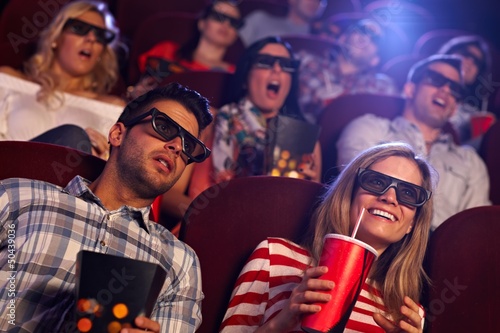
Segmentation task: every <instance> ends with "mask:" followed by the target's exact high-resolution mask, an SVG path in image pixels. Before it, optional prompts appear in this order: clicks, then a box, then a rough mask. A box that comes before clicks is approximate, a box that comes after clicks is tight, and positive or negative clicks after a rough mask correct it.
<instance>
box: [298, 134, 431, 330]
mask: <svg viewBox="0 0 500 333" xmlns="http://www.w3.org/2000/svg"><path fill="white" fill-rule="evenodd" d="M391 156H400V157H404V158H407V159H408V160H411V161H413V162H414V163H415V164H416V165H417V166H418V168H419V170H420V173H421V176H422V187H424V188H425V189H427V190H430V191H431V190H432V189H433V188H434V187H435V182H436V172H435V171H434V169H432V167H431V166H430V165H429V164H428V163H427V162H426V161H424V160H423V159H421V158H419V157H417V156H416V154H415V152H414V151H413V149H412V148H411V147H410V146H409V145H407V144H403V143H390V144H383V145H378V146H375V147H372V148H370V149H368V150H365V151H364V152H362V153H361V154H359V155H358V156H357V157H356V158H355V159H354V160H353V161H351V162H350V163H349V164H348V165H347V166H346V167H345V169H344V170H343V171H342V172H341V173H340V175H339V176H338V177H337V179H336V180H335V181H334V182H333V184H331V186H330V187H329V188H328V190H327V192H326V193H325V195H324V197H323V200H322V202H321V204H320V206H319V207H318V209H317V210H316V215H315V223H314V224H313V225H311V230H310V232H309V237H308V238H307V239H306V242H305V244H304V246H305V247H306V248H308V249H309V251H310V253H311V254H312V257H313V259H314V260H315V262H318V261H319V258H320V255H321V248H322V246H323V236H324V235H326V234H328V233H337V234H342V235H350V234H351V230H350V223H349V222H350V221H349V218H348V217H349V216H350V210H351V203H352V200H353V198H354V195H355V193H356V191H357V189H358V185H357V172H358V169H359V168H369V167H370V166H371V165H372V164H374V163H376V162H378V161H381V160H384V159H386V158H388V157H391ZM432 209H433V201H432V196H431V199H430V200H429V201H428V202H426V203H425V204H424V205H423V206H421V207H419V208H417V212H416V214H415V219H414V223H413V228H412V230H411V231H410V232H409V233H408V234H407V235H405V236H404V237H403V238H402V239H401V240H400V241H399V242H397V243H393V244H391V245H390V246H389V247H388V248H387V249H386V250H385V251H384V253H383V254H382V255H380V257H379V258H378V259H377V260H376V261H375V263H374V266H373V268H372V270H371V271H370V276H369V278H370V279H372V281H374V282H375V284H376V285H377V286H378V287H379V288H381V290H382V295H383V298H384V304H385V306H386V307H387V309H388V312H389V314H390V315H391V316H392V318H393V319H395V320H400V319H402V317H403V316H402V315H401V313H400V307H401V305H402V304H403V298H404V296H409V297H411V298H412V299H413V300H415V301H418V300H419V298H420V293H421V291H422V287H423V283H424V281H425V280H427V279H428V278H427V276H426V274H425V272H424V270H423V268H422V262H423V260H424V255H425V251H426V247H427V240H428V237H429V230H430V224H431V216H432ZM396 322H397V321H396Z"/></svg>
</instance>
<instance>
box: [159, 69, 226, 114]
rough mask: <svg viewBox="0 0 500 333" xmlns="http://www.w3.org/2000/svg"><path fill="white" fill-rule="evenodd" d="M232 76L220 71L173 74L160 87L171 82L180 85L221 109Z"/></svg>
mask: <svg viewBox="0 0 500 333" xmlns="http://www.w3.org/2000/svg"><path fill="white" fill-rule="evenodd" d="M232 75H233V74H231V73H227V72H220V71H195V72H181V73H173V74H170V75H169V76H167V77H166V78H165V79H164V80H163V81H162V82H161V85H166V84H169V83H171V82H179V83H180V84H182V85H184V86H186V87H188V88H190V89H193V90H196V91H197V92H199V93H200V94H201V95H202V96H204V97H206V98H207V99H208V101H209V102H210V105H211V106H214V107H216V108H219V107H221V106H222V105H223V104H224V103H225V102H226V101H225V97H226V96H227V89H226V88H227V86H228V84H229V81H230V79H231V77H232Z"/></svg>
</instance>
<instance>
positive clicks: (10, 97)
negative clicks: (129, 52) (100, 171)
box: [0, 1, 125, 158]
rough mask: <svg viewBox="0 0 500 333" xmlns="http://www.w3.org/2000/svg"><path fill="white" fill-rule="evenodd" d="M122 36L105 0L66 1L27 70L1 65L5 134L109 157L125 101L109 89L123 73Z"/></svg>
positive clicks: (1, 132) (0, 115) (1, 133)
mask: <svg viewBox="0 0 500 333" xmlns="http://www.w3.org/2000/svg"><path fill="white" fill-rule="evenodd" d="M117 41H118V29H117V28H116V26H115V25H114V18H113V17H112V15H111V14H110V12H109V11H108V9H107V7H106V5H105V4H104V3H101V2H95V1H75V2H71V3H69V4H68V5H66V6H65V7H63V8H62V9H61V11H60V12H59V13H58V14H57V15H56V16H55V17H54V19H53V21H52V22H51V23H50V24H49V25H48V26H47V28H45V30H43V31H42V32H41V33H40V37H39V43H38V48H37V50H36V52H35V54H34V55H33V56H32V57H31V58H30V59H29V60H28V61H27V62H26V64H25V66H24V68H23V70H22V71H18V70H16V69H13V68H10V67H1V68H0V140H21V141H27V140H32V141H41V142H48V143H55V144H60V145H65V146H70V147H73V148H77V149H80V150H83V151H86V152H92V153H93V154H94V155H97V156H100V157H104V158H106V157H107V155H108V144H107V139H106V135H107V133H108V131H109V128H110V127H111V126H112V125H113V124H114V122H115V121H116V119H117V118H118V116H119V115H120V112H121V110H122V108H123V105H124V104H125V103H124V101H123V100H121V99H120V98H118V97H116V96H111V95H108V93H109V92H110V91H111V89H112V88H113V86H114V84H115V82H116V81H117V78H118V64H117V60H116V54H115V47H116V46H117Z"/></svg>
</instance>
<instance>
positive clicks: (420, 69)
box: [406, 54, 463, 84]
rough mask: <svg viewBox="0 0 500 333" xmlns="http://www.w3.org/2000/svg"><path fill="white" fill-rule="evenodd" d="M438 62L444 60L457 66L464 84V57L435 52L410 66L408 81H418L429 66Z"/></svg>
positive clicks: (461, 81) (454, 66)
mask: <svg viewBox="0 0 500 333" xmlns="http://www.w3.org/2000/svg"><path fill="white" fill-rule="evenodd" d="M436 62H444V63H445V64H448V65H450V66H452V67H453V68H455V69H456V70H457V71H458V74H459V76H460V83H462V84H463V77H462V58H460V57H459V56H455V55H446V54H435V55H432V56H430V57H427V58H425V59H423V60H420V61H419V62H417V63H416V64H415V65H413V66H412V67H411V68H410V71H409V72H408V77H407V79H406V81H407V82H414V83H417V82H418V81H419V80H420V79H421V78H422V76H423V74H424V72H425V71H426V70H427V69H428V68H429V66H430V65H431V64H433V63H436Z"/></svg>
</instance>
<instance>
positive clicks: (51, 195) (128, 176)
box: [0, 84, 212, 332]
mask: <svg viewBox="0 0 500 333" xmlns="http://www.w3.org/2000/svg"><path fill="white" fill-rule="evenodd" d="M211 121H212V115H211V114H210V112H209V110H208V101H207V100H206V99H205V98H204V97H202V96H200V95H199V94H198V93H197V92H195V91H193V90H189V89H187V88H185V87H183V86H180V85H179V84H170V85H168V86H165V87H160V88H156V89H154V90H151V91H150V92H148V93H146V94H145V95H142V96H140V97H138V98H137V99H135V100H133V101H131V102H130V103H129V104H128V105H127V106H126V107H125V109H124V111H123V113H122V114H121V116H120V117H119V119H118V121H117V122H116V123H115V124H114V125H113V126H112V127H111V129H110V130H109V135H108V140H109V144H110V146H111V152H110V157H109V159H108V161H107V163H106V166H105V168H104V170H103V171H102V173H101V175H100V176H99V177H98V178H97V179H96V180H95V181H93V182H89V181H88V180H86V179H83V178H82V177H80V176H77V177H75V178H74V179H72V180H71V181H70V182H69V184H68V185H67V186H66V188H64V189H63V188H60V187H57V186H55V185H52V184H49V183H46V182H41V181H36V180H28V179H18V178H11V179H6V180H3V181H1V182H0V244H1V246H0V266H2V268H3V267H4V266H5V267H6V266H7V257H8V254H7V246H6V245H5V244H7V236H6V235H7V231H8V230H15V231H16V238H15V249H16V252H15V256H16V263H15V269H11V270H13V271H16V272H15V281H16V289H15V293H16V297H15V298H13V299H14V300H15V318H12V320H11V319H9V318H10V317H9V316H8V314H9V313H10V312H9V311H10V309H9V307H8V305H9V303H8V302H0V331H9V330H11V329H12V330H14V331H16V332H17V331H22V332H35V331H36V332H66V331H68V332H69V331H74V328H75V327H74V324H73V313H74V309H75V302H76V300H75V294H74V292H75V260H76V257H77V253H78V252H79V251H80V250H89V251H93V252H99V253H107V254H112V255H119V256H125V257H128V258H132V259H138V260H142V261H148V262H151V263H155V264H159V265H160V266H161V267H162V268H163V269H165V270H166V271H167V278H166V280H165V282H164V284H163V287H162V289H161V292H160V296H159V297H158V299H157V300H156V303H155V305H154V309H153V312H152V315H151V317H150V318H146V317H141V316H139V317H137V318H135V321H134V324H135V326H136V328H135V330H132V328H126V329H125V330H122V332H125V331H127V332H131V331H133V332H142V331H149V332H194V331H195V330H196V329H197V328H198V327H199V325H200V323H201V311H200V310H201V309H200V305H201V300H202V298H203V294H202V291H201V280H200V269H199V262H198V259H197V257H196V254H195V253H194V252H193V250H191V249H190V248H189V247H188V246H186V245H185V244H184V243H182V242H181V241H179V240H178V239H177V238H175V237H174V236H173V235H172V234H171V233H170V232H169V231H168V230H167V229H165V228H164V227H163V226H161V225H160V224H158V223H155V222H153V221H150V220H149V213H150V206H151V204H152V202H153V200H154V199H155V198H156V197H157V196H158V195H160V194H163V193H164V192H166V191H168V190H169V189H170V188H171V187H172V186H173V185H174V184H175V182H176V181H177V180H178V179H179V177H180V176H181V174H182V173H183V171H184V169H185V167H186V165H187V164H189V163H191V162H195V163H199V162H202V161H204V160H205V159H206V158H207V157H208V156H209V155H210V150H208V149H207V148H206V146H205V145H204V144H203V143H202V142H201V141H200V140H198V137H199V135H200V132H201V131H202V130H203V129H204V128H206V127H207V126H208V125H209V124H210V123H211ZM4 245H5V246H4ZM4 273H5V274H6V272H5V271H4V270H3V269H2V272H1V273H0V281H2V282H0V283H2V288H0V296H2V298H1V299H2V300H4V301H5V300H8V297H7V296H8V295H7V294H6V293H7V291H8V288H4V285H3V284H4V283H6V282H5V281H7V280H8V279H7V278H3V276H4ZM7 277H8V276H7ZM126 279H127V277H125V278H123V277H122V279H121V281H122V282H123V285H126V282H127V280H126ZM120 286H121V285H120ZM120 286H118V285H116V284H114V285H111V282H110V288H113V289H111V291H113V290H115V289H116V288H118V287H120ZM145 287H147V286H145ZM123 327H125V326H123Z"/></svg>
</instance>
